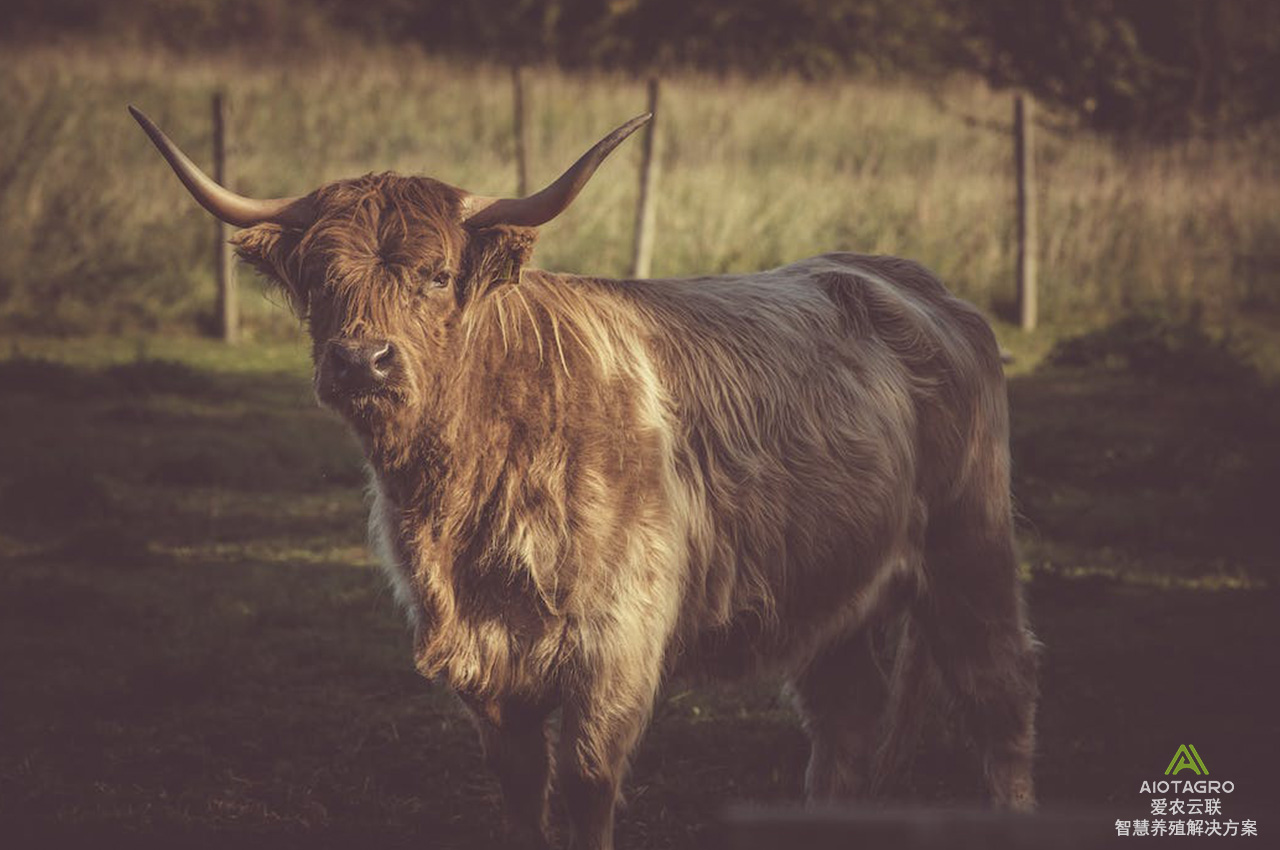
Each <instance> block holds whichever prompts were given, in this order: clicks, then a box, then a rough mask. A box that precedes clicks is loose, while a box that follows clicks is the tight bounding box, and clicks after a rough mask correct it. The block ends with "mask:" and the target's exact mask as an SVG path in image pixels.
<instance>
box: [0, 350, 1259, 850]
mask: <svg viewBox="0 0 1280 850" xmlns="http://www.w3.org/2000/svg"><path fill="white" fill-rule="evenodd" d="M1135 340H1136V342H1135ZM185 345H187V346H188V347H189V348H190V351H188V350H187V349H186V348H183V346H182V345H179V344H169V346H168V348H169V350H167V351H166V352H165V353H164V355H163V357H162V358H157V357H155V356H151V355H148V354H146V353H145V352H139V353H138V355H137V356H136V357H134V358H130V357H127V356H126V357H123V358H121V357H120V356H118V352H117V354H116V355H113V356H112V357H105V356H104V357H102V358H98V359H99V360H100V361H101V362H91V361H94V360H95V356H94V355H93V354H92V353H90V354H85V349H84V347H82V348H81V349H79V352H80V353H79V354H74V355H73V354H68V353H67V352H65V351H55V349H56V348H57V347H56V346H54V347H52V348H51V347H49V346H47V345H46V346H44V347H43V348H42V347H41V345H40V344H32V346H28V347H29V348H32V349H33V350H39V351H40V356H39V357H31V356H24V355H22V354H21V353H20V352H18V351H17V349H16V348H15V350H14V352H12V353H11V354H10V357H9V359H8V360H6V361H0V647H2V648H0V836H12V837H14V838H16V839H18V841H17V842H16V843H9V841H7V840H4V839H3V838H0V841H4V843H5V844H7V845H8V846H50V845H56V844H63V843H66V842H68V841H75V842H76V843H82V844H84V845H86V846H97V847H103V846H142V845H159V844H166V845H172V846H182V847H192V846H218V847H243V846H258V845H264V846H265V845H270V846H273V847H280V846H294V845H297V846H302V845H307V846H317V845H329V844H343V845H357V846H372V845H388V844H394V845H399V844H403V845H406V846H407V845H412V846H415V847H439V848H450V847H459V848H463V847H479V846H491V845H492V844H494V843H495V841H496V837H497V835H498V830H497V825H498V819H497V791H496V787H495V785H494V784H493V783H492V782H491V781H490V780H489V779H488V777H487V776H486V775H485V773H484V771H483V769H482V767H481V764H480V756H479V751H478V747H477V745H476V743H475V741H474V739H473V735H472V732H471V729H470V727H469V725H468V724H467V722H466V721H465V720H464V719H462V717H461V716H460V714H459V712H458V711H457V710H456V709H455V707H454V706H453V704H452V702H451V700H450V699H449V698H447V697H446V696H444V695H443V694H440V693H438V692H436V691H435V690H433V689H432V688H431V687H430V686H428V685H427V684H426V683H425V682H423V681H421V680H420V679H419V678H418V677H417V675H416V674H415V673H414V671H413V667H412V664H411V659H410V653H409V641H408V634H407V631H406V629H405V628H404V627H403V625H402V624H401V621H400V619H399V616H398V614H397V613H396V612H395V611H394V609H393V605H392V603H391V599H390V596H389V593H388V592H387V591H386V590H385V588H384V586H383V582H382V579H381V576H380V575H379V574H378V572H377V571H376V570H375V569H374V568H373V567H372V566H371V565H370V563H369V561H368V558H367V556H366V555H365V554H364V550H363V546H362V528H363V515H362V510H363V509H362V504H361V492H360V491H361V488H362V475H361V472H360V464H359V458H358V457H357V455H356V452H355V450H354V448H353V446H352V445H351V444H350V443H349V441H348V439H347V437H346V435H345V434H344V433H343V432H342V429H341V428H340V427H339V426H338V425H337V423H336V422H334V421H332V420H330V419H329V418H328V417H327V416H326V415H324V414H323V413H321V412H320V411H318V410H316V409H315V408H314V405H313V403H312V402H311V400H310V393H309V388H308V385H307V379H306V377H305V371H304V367H303V364H302V361H301V359H300V354H299V355H297V356H291V355H285V356H284V357H283V359H282V360H280V358H279V356H278V354H276V355H273V356H276V357H277V360H279V363H278V365H272V363H275V362H276V361H275V360H271V359H270V358H267V357H265V355H264V354H263V352H261V351H257V350H255V349H248V350H243V351H240V352H236V353H234V354H220V353H211V352H212V351H213V349H212V347H211V346H210V345H208V344H205V343H188V344H185ZM112 359H114V360H115V361H117V362H116V365H113V366H109V365H105V364H106V363H107V362H108V361H110V360H112ZM1053 359H1054V360H1056V362H1055V363H1054V364H1053V365H1043V366H1041V367H1040V368H1038V369H1036V370H1035V371H1033V372H1031V373H1029V374H1024V375H1020V376H1017V377H1015V378H1014V379H1013V380H1012V384H1011V396H1012V401H1013V412H1014V427H1015V437H1014V454H1015V461H1016V464H1017V473H1016V488H1017V494H1018V497H1019V502H1020V511H1021V514H1022V515H1023V533H1022V549H1023V556H1024V561H1025V562H1026V565H1027V567H1028V581H1029V588H1030V597H1031V605H1032V612H1033V617H1034V620H1035V623H1036V627H1037V630H1038V632H1039V634H1040V636H1041V638H1042V639H1043V641H1044V644H1045V654H1044V661H1043V675H1042V687H1043V701H1042V706H1041V711H1040V730H1041V732H1040V747H1039V749H1040V755H1039V762H1038V781H1039V792H1040V797H1041V801H1042V803H1043V804H1045V805H1046V806H1050V807H1063V806H1066V807H1081V806H1085V807H1098V806H1108V807H1112V808H1115V809H1116V810H1118V811H1121V812H1125V813H1128V814H1127V816H1131V817H1135V818H1137V817H1144V816H1146V815H1147V814H1148V812H1147V806H1148V803H1147V799H1146V797H1145V796H1143V795H1140V794H1139V793H1138V785H1139V783H1140V782H1141V781H1142V780H1144V779H1147V780H1155V779H1159V778H1163V771H1164V769H1165V766H1166V765H1167V764H1168V762H1169V759H1170V758H1171V757H1172V755H1173V753H1174V751H1175V750H1176V749H1177V747H1178V746H1179V745H1180V744H1183V743H1190V744H1194V745H1195V746H1196V749H1197V750H1198V752H1199V753H1200V755H1201V756H1202V757H1203V759H1204V761H1205V762H1206V764H1207V766H1208V767H1209V769H1210V771H1211V776H1212V777H1213V778H1219V779H1229V780H1231V781H1233V782H1234V783H1235V786H1236V791H1235V793H1234V794H1232V795H1230V797H1229V798H1227V799H1225V800H1224V804H1223V808H1224V815H1225V816H1226V817H1233V818H1236V819H1241V818H1245V817H1248V818H1253V819H1255V820H1257V821H1258V822H1259V825H1260V833H1261V835H1262V836H1263V840H1264V841H1265V840H1266V839H1265V836H1266V835H1268V834H1274V830H1276V829H1280V826H1277V825H1276V823H1275V822H1274V815H1273V814H1272V811H1273V801H1274V799H1275V798H1276V795H1277V792H1280V783H1277V780H1276V779H1275V776H1276V774H1275V772H1274V769H1273V766H1272V765H1273V763H1274V762H1275V759H1276V756H1277V755H1280V746H1278V745H1280V720H1278V719H1277V718H1280V698H1278V697H1277V684H1276V682H1277V676H1276V674H1277V664H1276V647H1277V645H1280V606H1278V605H1277V602H1278V601H1280V597H1278V594H1277V591H1276V590H1275V577H1276V571H1277V565H1276V556H1277V555H1278V554H1280V515H1277V513H1276V508H1275V503H1274V501H1273V500H1272V499H1271V497H1270V492H1271V490H1272V489H1273V487H1274V482H1275V481H1276V480H1277V476H1278V474H1280V401H1278V395H1277V392H1276V390H1275V388H1274V387H1273V386H1271V385H1269V384H1268V383H1267V382H1266V381H1264V380H1262V379H1260V378H1258V377H1257V376H1256V375H1254V374H1253V373H1252V372H1251V371H1250V370H1249V369H1248V368H1247V367H1245V366H1244V365H1243V364H1242V363H1241V362H1240V361H1239V359H1238V358H1237V357H1236V356H1235V354H1234V353H1233V352H1231V351H1229V350H1228V349H1227V348H1226V347H1224V346H1221V345H1219V344H1216V343H1213V342H1212V341H1211V340H1208V339H1207V338H1200V337H1197V336H1196V332H1193V331H1188V330H1187V329H1185V328H1184V329H1181V330H1180V329H1178V328H1172V329H1170V328H1162V327H1157V326H1142V325H1138V326H1131V327H1124V326H1119V328H1118V329H1117V328H1112V329H1110V330H1108V331H1105V332H1101V333H1098V334H1094V335H1092V336H1090V337H1086V338H1082V339H1080V340H1077V341H1075V342H1072V343H1070V344H1067V345H1065V346H1061V347H1059V349H1058V353H1057V355H1056V357H1055V358H1053ZM961 756H962V754H957V753H953V752H951V751H950V750H948V749H947V748H946V747H936V746H935V747H929V748H926V749H925V750H924V751H923V752H922V753H921V755H920V757H919V758H918V759H917V763H916V765H915V770H914V771H913V773H912V776H911V777H910V779H909V781H908V784H907V791H908V792H909V793H910V795H911V796H913V797H919V798H923V799H925V800H931V801H935V802H943V803H956V802H964V801H966V800H967V799H969V798H970V797H972V789H973V787H974V783H973V779H974V777H972V775H971V774H970V772H969V770H968V769H967V768H966V767H965V765H966V764H967V763H966V762H965V761H964V759H963V758H962V757H961ZM805 758H806V747H805V743H804V739H803V736H802V735H801V733H800V731H799V729H798V727H797V725H796V723H795V721H794V719H793V718H792V716H791V714H790V712H789V710H788V708H787V706H786V703H785V701H784V700H782V699H781V698H780V697H779V696H778V690H777V687H776V685H775V684H773V683H755V684H750V685H742V686H732V687H693V688H691V687H687V686H681V685H676V686H674V687H673V688H671V689H670V690H669V691H668V693H667V697H666V699H665V701H664V702H663V703H662V704H661V705H660V707H659V709H658V712H657V716H656V719H655V722H654V724H653V726H652V728H651V730H650V732H649V734H648V737H647V738H646V740H645V743H644V745H643V747H642V749H641V751H640V753H639V757H638V760H637V762H636V764H635V768H634V771H633V774H632V779H631V782H630V784H629V790H628V797H629V805H628V807H627V808H626V810H625V811H624V812H623V813H622V814H621V819H620V826H619V839H620V846H621V847H624V848H632V847H646V848H677V847H678V848H694V847H699V846H704V845H705V844H706V843H707V842H708V841H709V836H710V835H711V830H712V824H713V823H714V822H715V819H716V817H717V815H718V813H719V812H720V811H721V810H722V808H723V807H724V806H726V805H727V804H729V803H732V802H735V801H743V800H752V801H763V802H777V803H784V802H790V801H795V800H797V799H798V798H799V796H800V794H801V785H802V774H803V769H804V762H805ZM1183 778H1185V774H1184V777H1183Z"/></svg>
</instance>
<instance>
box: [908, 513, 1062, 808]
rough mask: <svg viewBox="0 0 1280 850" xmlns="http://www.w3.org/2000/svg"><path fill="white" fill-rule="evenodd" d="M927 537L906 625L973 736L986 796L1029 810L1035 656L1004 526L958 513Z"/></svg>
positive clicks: (934, 524) (999, 520) (936, 523)
mask: <svg viewBox="0 0 1280 850" xmlns="http://www.w3.org/2000/svg"><path fill="white" fill-rule="evenodd" d="M926 539H927V542H926V555H925V563H926V572H927V576H928V578H927V583H926V588H925V590H924V592H923V594H922V595H921V596H920V598H919V599H918V600H917V602H916V604H915V606H914V607H913V612H912V613H913V620H914V623H915V625H916V626H918V627H919V629H920V630H921V632H922V633H923V634H924V637H925V639H926V641H927V643H928V645H929V648H930V650H931V651H932V653H933V656H934V658H935V659H936V661H937V663H938V668H939V671H940V672H941V674H942V677H943V679H944V681H945V682H946V683H947V684H948V685H949V686H950V688H951V690H952V691H953V693H954V695H955V698H956V700H957V702H958V708H959V712H960V719H961V722H962V723H963V724H964V727H965V729H966V731H967V732H968V734H970V735H971V736H972V737H973V738H974V741H975V743H976V745H977V750H978V754H979V756H980V758H981V760H982V769H983V774H984V778H985V781H986V787H987V793H988V795H989V797H990V799H991V802H992V803H993V804H994V805H996V806H999V807H1007V808H1013V809H1030V808H1032V807H1034V805H1035V791H1034V786H1033V783H1032V776H1031V767H1032V756H1033V750H1034V747H1035V708H1036V699H1037V687H1036V656H1037V653H1036V643H1035V640H1034V638H1033V637H1032V635H1031V632H1030V629H1029V628H1028V625H1027V620H1026V613H1025V610H1024V604H1023V598H1022V588H1021V585H1020V583H1019V580H1018V569H1017V560H1016V556H1015V552H1014V546H1013V539H1012V534H1011V532H1010V530H1009V522H1008V521H1007V520H1006V519H1005V516H1002V515H1000V514H998V513H997V514H996V515H995V518H994V520H992V521H990V522H986V521H984V520H983V519H982V518H981V512H978V511H974V512H972V513H970V514H969V515H968V516H966V515H965V514H964V513H962V512H960V511H956V512H954V513H953V514H952V515H950V516H942V517H934V518H932V519H931V521H930V524H929V529H928V532H927V535H926Z"/></svg>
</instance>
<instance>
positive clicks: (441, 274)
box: [418, 266, 453, 294]
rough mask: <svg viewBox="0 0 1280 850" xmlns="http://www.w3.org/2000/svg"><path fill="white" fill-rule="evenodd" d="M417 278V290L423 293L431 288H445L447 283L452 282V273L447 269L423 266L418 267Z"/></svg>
mask: <svg viewBox="0 0 1280 850" xmlns="http://www.w3.org/2000/svg"><path fill="white" fill-rule="evenodd" d="M418 280H419V281H421V283H420V284H419V286H418V291H419V292H420V293H424V294H425V293H427V292H430V291H431V290H433V289H445V288H446V287H448V286H449V284H451V283H453V275H452V274H450V273H449V271H448V270H447V269H438V268H434V267H431V266H423V267H422V268H420V269H418Z"/></svg>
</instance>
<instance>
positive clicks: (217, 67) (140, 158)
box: [0, 45, 1280, 331]
mask: <svg viewBox="0 0 1280 850" xmlns="http://www.w3.org/2000/svg"><path fill="white" fill-rule="evenodd" d="M528 79H529V81H530V104H529V111H530V114H531V122H532V123H531V128H530V129H531V132H530V137H531V152H530V155H531V162H530V171H531V174H532V179H533V180H534V181H535V182H538V181H542V180H549V179H550V178H552V177H554V176H555V175H556V174H558V173H559V171H560V170H561V169H562V168H563V167H564V166H565V165H567V164H568V163H569V162H571V161H572V160H573V159H574V158H575V157H576V156H577V155H578V154H579V153H580V152H581V151H582V150H583V149H585V147H586V146H587V145H589V144H590V143H591V142H593V141H594V140H595V139H596V138H598V137H599V136H600V135H602V134H603V133H604V132H605V131H606V130H608V129H610V128H611V127H613V126H615V125H616V124H618V123H620V122H621V121H622V120H624V119H626V118H628V117H630V116H631V115H634V114H636V113H637V112H640V111H641V110H642V109H643V106H644V94H643V84H642V82H641V81H638V80H635V79H631V78H628V77H624V76H617V75H611V74H596V75H589V76H587V75H580V74H566V73H561V72H559V71H556V70H553V69H535V70H534V71H533V72H531V73H530V74H529V75H528ZM216 88H221V89H224V90H225V91H227V92H228V94H229V96H230V99H231V102H232V104H233V110H234V111H233V114H232V118H231V128H230V131H231V136H232V145H233V151H232V153H233V160H232V166H231V167H232V170H233V185H234V187H235V188H236V189H238V190H240V191H242V192H245V193H248V194H255V195H268V196H269V195H277V194H300V193H304V192H306V191H309V190H310V189H311V188H314V187H315V186H316V185H318V184H319V183H321V182H323V181H326V180H332V179H337V178H341V177H346V176H354V175H356V174H360V173H364V172H366V171H371V170H384V169H391V170H396V171H401V172H408V173H419V174H427V175H431V176H434V177H437V178H439V179H442V180H444V181H446V182H449V183H453V184H456V185H460V186H463V187H465V188H468V189H471V190H473V191H477V192H482V193H488V194H497V193H510V192H511V191H513V188H514V182H515V168H514V166H513V163H512V161H511V156H512V151H513V143H512V133H511V115H512V108H511V90H510V84H509V78H508V75H507V73H506V70H505V69H502V68H496V67H492V66H484V65H476V66H471V67H459V66H457V65H456V64H447V63H445V62H443V61H440V60H436V59H432V58H429V57H424V56H422V55H420V54H418V53H415V52H410V51H402V50H393V49H389V48H383V49H378V50H372V49H370V50H354V51H353V50H349V49H347V50H342V51H341V52H338V53H335V54H333V55H324V56H316V55H311V56H276V57H270V58H263V57H247V56H236V55H217V56H196V57H192V56H186V57H183V56H176V55H166V54H158V53H153V52H147V51H144V50H141V49H138V48H124V49H112V48H108V47H103V46H100V45H90V46H86V47H81V48H62V49H54V48H30V49H27V50H25V51H19V52H16V53H13V54H11V55H10V56H9V57H7V60H6V62H5V63H4V66H3V68H0V110H2V111H3V113H4V114H5V115H6V121H5V122H4V123H3V124H0V244H2V245H3V251H0V323H3V325H5V326H8V327H10V328H13V327H22V328H24V329H28V330H30V329H37V330H39V329H44V330H56V331H110V330H113V329H118V328H130V327H143V328H146V327H164V326H179V327H181V326H190V324H191V323H192V322H193V320H194V319H195V318H196V317H198V316H199V315H200V314H201V313H202V312H207V311H209V310H210V305H211V304H212V301H213V294H212V293H213V278H212V268H213V261H212V257H213V250H212V240H213V238H214V231H213V228H212V225H211V222H210V220H209V219H208V217H207V215H206V214H205V213H204V212H203V211H202V210H200V209H199V208H198V207H197V206H196V205H195V204H193V203H192V202H191V201H190V199H189V198H188V196H187V195H186V193H185V192H184V191H183V190H182V189H181V187H180V186H179V184H178V183H177V181H176V180H174V178H173V176H172V174H170V173H169V171H168V169H167V168H166V167H165V166H164V164H163V162H162V161H161V160H160V158H159V157H157V156H156V154H155V152H154V150H152V149H151V147H150V145H149V144H148V143H147V141H146V139H145V138H144V137H143V135H142V134H141V132H140V131H139V130H138V129H137V127H136V126H134V124H133V122H132V121H131V120H130V119H129V117H128V115H127V114H126V112H125V110H124V106H125V104H126V103H129V102H133V103H136V104H138V105H139V106H140V107H142V108H143V109H144V110H146V111H147V112H148V113H149V114H150V115H151V116H152V117H153V118H154V119H155V120H156V121H157V122H158V123H160V124H161V126H162V127H164V128H165V129H166V130H167V131H168V132H169V134H170V135H171V136H172V137H173V138H174V139H175V140H176V141H178V143H179V144H180V145H182V146H183V147H184V148H185V149H186V150H187V151H188V152H189V153H190V154H191V155H192V156H193V157H194V158H195V159H196V160H197V161H198V162H200V163H202V164H204V165H208V163H209V157H210V144H211V142H210V115H209V109H210V107H209V101H210V94H211V92H212V91H213V90H214V89H216ZM1010 112H1011V110H1010V108H1009V99H1008V97H1007V96H1005V95H1003V94H997V93H994V92H992V91H990V90H989V89H987V88H986V87H984V86H983V85H981V84H980V83H977V82H973V81H969V80H953V81H950V82H947V83H943V84H938V85H936V86H934V87H933V88H932V89H930V90H924V89H921V88H918V87H913V86H911V85H907V84H904V83H873V82H859V81H844V82H831V83H823V84H812V83H806V82H803V81H801V80H797V79H788V78H783V79H777V80H773V81H769V82H759V81H751V82H748V81H745V80H738V79H721V78H711V77H706V76H699V75H693V74H689V75H682V76H675V77H671V78H668V79H667V80H666V81H665V88H664V101H663V114H662V115H661V123H660V131H661V138H660V145H661V151H662V157H661V161H660V168H661V174H660V182H659V200H658V213H657V224H658V232H657V255H656V257H655V259H654V264H653V272H654V274H655V275H664V276H665V275H692V274H702V273H714V272H732V271H750V270H754V269H760V268H765V267H769V266H773V265H776V264H780V263H785V262H788V261H790V260H794V259H798V258H801V257H805V256H808V255H811V254H814V253H819V252H823V251H829V250H835V249H849V250H857V251H867V252H888V253H895V254H900V255H904V256H909V257H913V258H915V259H918V260H920V261H922V262H924V263H925V264H926V265H929V266H931V267H932V268H934V269H935V270H936V271H938V272H939V273H940V274H941V275H942V276H943V277H944V278H945V279H946V280H947V281H948V282H949V283H950V284H951V285H952V287H953V288H954V289H956V290H957V291H958V292H959V293H960V294H962V295H964V296H965V297H968V298H971V299H973V300H975V301H977V302H978V303H980V304H983V305H984V306H987V307H999V306H1001V305H1002V304H1006V303H1008V302H1009V301H1011V300H1012V298H1013V291H1012V279H1013V273H1012V265H1013V254H1014V251H1013V241H1012V240H1013V215H1012V205H1013V182H1012V180H1013V178H1012V174H1013V170H1012V157H1011V149H1012V143H1011V141H1010V138H1009V133H1008V132H1007V131H1008V123H1009V114H1010ZM1273 130H1274V128H1271V129H1267V128H1262V129H1259V130H1258V131H1256V132H1255V133H1253V134H1251V135H1249V136H1247V137H1241V138H1235V139H1231V140H1228V141H1222V142H1218V143H1215V144H1208V143H1190V144H1185V145H1182V146H1178V147H1172V148H1164V149H1149V148H1138V147H1132V146H1131V147H1122V146H1116V145H1114V144H1111V143H1109V142H1106V141H1104V140H1101V139H1098V138H1095V137H1091V136H1088V135H1084V134H1080V133H1073V134H1069V135H1065V134H1059V133H1055V132H1051V131H1042V132H1040V133H1039V134H1038V148H1037V152H1036V155H1037V158H1038V164H1039V181H1040V182H1039V186H1038V188H1037V192H1038V196H1039V202H1040V203H1039V206H1040V213H1041V217H1040V233H1041V236H1042V241H1041V245H1040V268H1041V281H1042V295H1041V301H1042V304H1043V309H1044V312H1045V316H1046V318H1047V319H1049V320H1050V321H1052V320H1054V319H1070V320H1072V321H1075V320H1077V319H1080V318H1086V319H1087V318H1090V317H1099V316H1102V315H1106V314H1110V313H1113V312H1116V311H1118V310H1124V309H1130V308H1134V307H1145V306H1150V305H1160V306H1163V307H1167V308H1171V309H1174V310H1182V309H1186V308H1189V307H1191V306H1192V305H1200V306H1201V307H1203V308H1207V309H1209V310H1213V311H1222V312H1230V311H1236V310H1240V309H1242V308H1252V307H1255V306H1256V305H1257V304H1259V303H1267V304H1276V303H1278V302H1280V271H1278V270H1277V268H1278V264H1280V260H1278V259H1277V256H1276V255H1277V254H1280V247H1277V246H1278V245H1280V181H1277V179H1276V178H1277V176H1280V145H1277V143H1276V142H1275V141H1274V132H1273ZM639 149H640V146H639V145H637V144H634V143H632V144H629V145H626V146H624V147H623V148H622V149H621V150H620V151H619V152H618V153H617V154H615V155H614V157H613V159H612V160H611V161H610V163H609V164H608V165H607V166H606V167H605V168H604V169H603V170H602V172H601V174H600V176H599V177H597V178H596V180H595V181H594V182H593V183H592V184H591V186H590V187H589V188H588V190H587V191H586V192H585V193H584V195H583V196H582V198H581V199H580V200H579V201H578V202H577V203H576V204H575V206H574V207H572V208H571V209H570V210H569V211H568V212H567V213H565V214H564V215H563V216H562V217H561V218H560V219H559V220H557V221H556V222H554V223H553V224H551V225H549V226H547V227H546V228H544V232H543V235H542V242H541V246H540V248H539V253H538V254H537V256H536V261H537V262H538V263H539V264H540V265H543V266H546V267H550V268H556V269H561V270H567V271H580V272H592V273H599V274H608V275H622V274H625V272H626V270H627V266H628V262H629V256H630V250H631V238H632V221H633V215H634V204H635V194H636V186H637V180H636V166H637V163H638V156H639ZM246 301H247V302H249V303H248V309H249V310H250V312H251V316H250V320H251V324H256V325H257V326H258V327H259V328H265V327H268V326H270V325H271V323H272V322H276V323H281V322H283V323H287V322H288V320H287V319H286V318H283V317H277V318H274V319H272V318H270V317H271V316H272V315H273V311H272V310H270V309H269V308H268V307H265V306H264V305H262V304H261V303H260V299H255V298H249V299H246Z"/></svg>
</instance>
